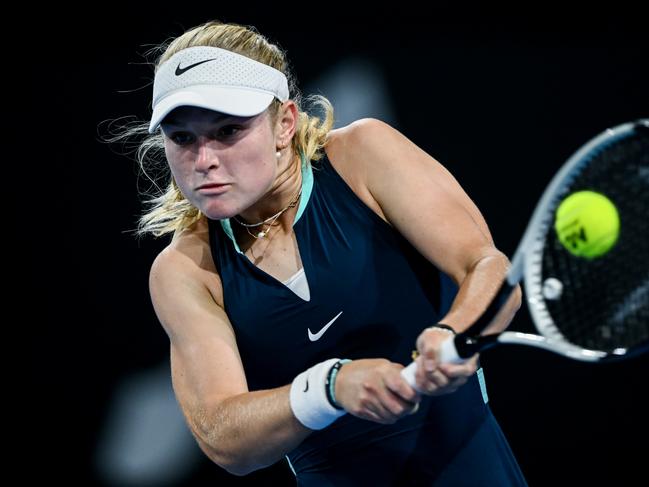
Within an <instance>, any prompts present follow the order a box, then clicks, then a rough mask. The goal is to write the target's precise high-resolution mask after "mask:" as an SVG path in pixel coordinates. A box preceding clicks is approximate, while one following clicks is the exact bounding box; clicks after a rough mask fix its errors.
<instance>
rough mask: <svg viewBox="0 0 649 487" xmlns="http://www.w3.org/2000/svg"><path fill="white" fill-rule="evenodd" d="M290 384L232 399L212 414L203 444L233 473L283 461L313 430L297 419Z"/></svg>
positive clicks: (209, 453)
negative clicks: (291, 401)
mask: <svg viewBox="0 0 649 487" xmlns="http://www.w3.org/2000/svg"><path fill="white" fill-rule="evenodd" d="M290 388H291V386H290V385H286V386H282V387H278V388H276V389H268V390H262V391H253V392H246V393H244V394H239V395H237V396H233V397H230V398H228V399H226V400H224V401H223V402H221V403H220V404H219V406H218V407H216V408H215V409H214V410H213V411H211V412H210V413H209V415H208V417H207V418H205V421H204V423H205V424H203V425H202V427H201V428H200V430H201V431H202V432H203V434H201V435H200V436H201V438H200V439H199V444H200V443H202V444H201V446H202V447H203V450H204V451H205V452H206V454H208V456H209V457H210V458H211V459H212V460H213V461H214V462H215V463H217V464H219V465H221V466H222V467H224V468H225V469H226V470H228V471H229V472H230V473H233V474H236V475H245V474H247V473H249V472H252V471H254V470H257V469H260V468H264V467H267V466H269V465H272V464H273V463H275V462H277V461H279V460H281V459H282V458H283V457H284V455H285V454H286V453H288V452H290V451H291V450H293V449H294V448H295V447H296V446H298V445H299V444H300V443H301V442H302V441H303V440H304V439H305V438H306V437H307V436H309V435H310V434H311V433H312V431H313V430H311V429H309V428H307V427H305V426H304V425H302V424H301V423H300V422H299V421H298V420H297V419H296V418H295V416H294V414H293V412H292V410H291V406H290V403H289V392H290Z"/></svg>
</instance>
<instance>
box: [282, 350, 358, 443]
mask: <svg viewBox="0 0 649 487" xmlns="http://www.w3.org/2000/svg"><path fill="white" fill-rule="evenodd" d="M338 360H339V359H337V358H332V359H329V360H325V361H324V362H320V363H319V364H316V365H314V366H313V367H311V368H310V369H307V370H305V371H304V372H302V373H301V374H299V375H298V376H297V377H296V378H295V379H293V383H292V384H291V393H290V403H291V409H292V410H293V414H294V415H295V417H296V418H297V419H298V421H299V422H300V423H302V424H303V425H304V426H306V427H307V428H311V429H312V430H320V429H322V428H325V427H327V426H329V425H330V424H331V423H333V422H334V421H335V420H336V419H338V418H339V417H340V416H343V415H344V414H346V413H347V411H345V410H344V409H336V408H335V407H333V406H332V405H331V404H330V403H329V400H328V399H327V392H326V388H325V381H326V379H327V374H328V373H329V371H330V370H331V367H333V365H334V364H335V363H336V362H337V361H338Z"/></svg>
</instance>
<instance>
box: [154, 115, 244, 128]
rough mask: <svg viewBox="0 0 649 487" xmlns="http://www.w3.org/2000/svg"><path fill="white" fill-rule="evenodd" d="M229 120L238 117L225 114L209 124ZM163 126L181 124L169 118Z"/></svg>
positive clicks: (163, 122)
mask: <svg viewBox="0 0 649 487" xmlns="http://www.w3.org/2000/svg"><path fill="white" fill-rule="evenodd" d="M228 118H236V117H235V115H225V114H224V115H217V116H216V117H213V118H211V119H209V120H208V122H209V123H216V122H220V121H222V120H227V119H228ZM161 124H162V125H175V126H178V125H180V122H179V121H178V120H176V119H175V118H173V117H169V116H167V117H165V119H164V120H163V121H162V123H161Z"/></svg>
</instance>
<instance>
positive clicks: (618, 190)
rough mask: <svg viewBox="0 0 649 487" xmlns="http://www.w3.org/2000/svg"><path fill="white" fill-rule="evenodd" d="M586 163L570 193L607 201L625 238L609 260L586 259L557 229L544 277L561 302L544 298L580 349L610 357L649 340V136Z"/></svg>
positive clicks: (549, 242) (548, 245)
mask: <svg viewBox="0 0 649 487" xmlns="http://www.w3.org/2000/svg"><path fill="white" fill-rule="evenodd" d="M588 157H589V160H588V162H587V164H585V165H584V166H582V168H581V172H580V173H579V174H578V175H576V176H575V178H574V179H573V180H572V182H571V183H570V187H569V188H568V191H567V193H572V192H575V191H581V190H591V191H596V192H599V193H602V194H604V195H606V196H607V197H608V198H609V199H610V200H611V201H612V202H613V203H614V204H615V206H616V208H617V210H618V213H619V216H620V234H619V236H618V239H617V241H616V243H615V245H614V246H613V248H612V249H611V250H609V251H608V252H607V253H606V254H604V255H603V256H600V257H598V258H594V259H585V258H582V257H577V256H574V255H572V254H571V253H569V252H568V251H567V250H566V249H565V248H564V247H563V245H562V244H561V243H560V242H559V240H558V238H557V236H556V233H555V232H554V231H553V230H551V231H550V232H548V234H547V236H546V240H545V245H544V247H543V255H542V259H541V266H542V270H541V275H542V279H544V280H545V279H548V278H554V279H558V280H559V281H560V282H561V283H562V285H563V288H562V292H561V294H560V296H559V297H558V298H555V299H545V305H546V308H547V311H548V313H549V316H550V317H551V318H552V321H553V322H554V326H556V327H557V328H558V329H559V331H560V333H561V334H562V335H563V336H564V337H565V338H566V339H567V340H568V341H570V342H572V343H574V344H576V345H579V346H581V347H584V348H589V349H594V350H604V351H612V350H615V349H617V348H629V347H632V346H636V345H638V344H641V343H644V342H647V341H649V136H647V134H646V132H641V133H634V134H632V135H630V136H628V137H625V138H622V139H621V140H618V141H616V142H614V143H612V144H609V145H607V146H605V147H603V148H598V149H597V150H595V151H594V152H593V153H592V154H591V155H589V156H588ZM541 298H543V297H541Z"/></svg>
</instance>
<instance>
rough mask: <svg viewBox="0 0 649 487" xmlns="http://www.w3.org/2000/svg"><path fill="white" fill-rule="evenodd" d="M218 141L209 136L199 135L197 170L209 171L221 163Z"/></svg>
mask: <svg viewBox="0 0 649 487" xmlns="http://www.w3.org/2000/svg"><path fill="white" fill-rule="evenodd" d="M216 144H217V143H216V142H215V141H214V140H210V139H209V138H208V137H203V136H201V137H199V138H198V141H197V144H196V147H197V149H196V164H195V167H196V170H197V171H199V172H202V173H206V174H207V173H208V172H209V171H210V170H211V169H216V168H218V167H219V165H220V161H219V154H218V149H217V147H216Z"/></svg>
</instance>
